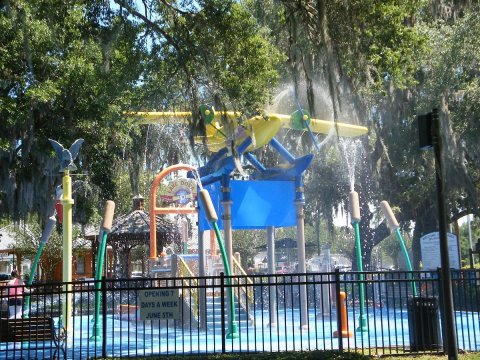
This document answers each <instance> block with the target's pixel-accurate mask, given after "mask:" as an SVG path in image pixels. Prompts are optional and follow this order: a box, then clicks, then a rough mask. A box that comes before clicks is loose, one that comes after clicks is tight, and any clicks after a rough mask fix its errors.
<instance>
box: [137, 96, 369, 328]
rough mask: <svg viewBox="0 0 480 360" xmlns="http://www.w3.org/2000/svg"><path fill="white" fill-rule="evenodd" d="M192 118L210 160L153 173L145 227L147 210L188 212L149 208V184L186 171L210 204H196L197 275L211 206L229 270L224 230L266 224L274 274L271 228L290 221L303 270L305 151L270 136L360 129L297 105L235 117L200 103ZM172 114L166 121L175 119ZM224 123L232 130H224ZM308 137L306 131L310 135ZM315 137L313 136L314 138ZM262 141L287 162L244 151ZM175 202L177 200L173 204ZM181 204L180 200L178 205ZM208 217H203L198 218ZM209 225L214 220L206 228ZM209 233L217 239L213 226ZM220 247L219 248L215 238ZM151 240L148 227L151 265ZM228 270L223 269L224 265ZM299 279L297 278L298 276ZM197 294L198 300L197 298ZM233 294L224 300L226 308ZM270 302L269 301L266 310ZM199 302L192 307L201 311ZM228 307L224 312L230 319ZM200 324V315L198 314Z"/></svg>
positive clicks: (152, 118)
mask: <svg viewBox="0 0 480 360" xmlns="http://www.w3.org/2000/svg"><path fill="white" fill-rule="evenodd" d="M199 114H200V121H203V124H202V125H203V126H204V127H205V136H204V137H197V139H196V140H197V141H198V140H202V141H203V142H206V144H207V146H208V148H209V150H211V151H214V152H215V153H214V154H213V155H212V156H211V158H210V160H209V161H208V162H207V163H206V164H205V165H204V166H202V167H200V168H199V169H198V170H197V169H194V168H193V167H191V166H189V165H182V164H180V165H173V166H171V167H169V168H167V169H165V170H163V171H162V172H161V173H160V174H158V175H157V176H156V177H155V179H154V181H153V184H152V188H151V192H150V211H151V221H150V226H151V229H155V216H156V215H158V214H167V213H174V214H192V213H194V212H196V209H195V208H193V207H188V206H179V207H175V206H172V205H170V206H168V207H157V189H158V186H159V184H160V183H161V181H162V180H163V179H164V177H165V176H167V175H168V174H170V173H172V172H174V171H179V170H186V171H188V174H187V177H188V178H192V179H195V180H196V182H197V186H198V187H199V188H200V189H205V190H206V191H207V194H209V197H211V199H212V200H213V201H212V205H211V207H212V209H209V206H207V208H206V207H205V203H204V202H200V203H199V221H198V224H199V227H198V229H199V237H198V238H199V246H198V254H199V274H198V275H199V276H205V259H204V256H205V252H204V248H203V233H204V232H206V231H208V230H211V229H212V224H210V223H211V222H212V221H211V215H209V214H211V212H212V211H214V212H215V213H216V214H221V219H219V221H218V224H217V221H216V220H215V221H214V222H215V224H216V225H218V229H223V233H224V238H225V252H226V254H225V256H224V267H225V270H226V272H227V275H230V274H228V273H229V269H233V268H234V264H233V254H232V231H233V230H235V229H266V230H267V239H268V243H267V252H268V256H267V259H268V265H269V266H268V271H269V273H274V272H275V268H274V259H273V257H274V253H275V250H274V246H275V245H274V244H275V242H274V240H275V239H274V229H275V227H286V226H296V241H297V261H298V267H297V270H296V271H297V273H299V274H305V273H306V271H307V269H306V261H305V260H306V259H305V236H304V203H305V197H304V192H303V180H302V177H303V173H304V171H305V170H306V169H307V168H308V167H309V165H310V163H311V161H312V159H313V154H308V155H305V156H302V157H299V158H295V157H294V156H293V155H292V154H291V153H290V152H289V151H288V150H287V149H286V148H284V147H283V146H282V145H281V144H280V142H279V141H278V140H277V139H275V137H274V136H275V134H276V133H277V132H278V131H279V130H280V129H281V128H282V127H288V128H292V129H295V130H302V131H308V132H309V133H310V134H311V135H312V133H313V132H320V133H324V134H328V133H329V132H330V131H333V130H336V131H337V133H338V135H340V136H350V137H353V136H360V135H363V134H366V133H367V129H366V128H365V127H361V126H355V125H350V124H343V123H334V122H328V121H324V120H317V119H311V118H310V115H309V114H308V112H307V111H305V110H303V109H299V110H297V111H295V112H294V113H293V114H292V115H290V116H287V115H281V114H269V115H263V116H260V115H259V116H254V117H252V118H250V119H247V120H246V121H244V122H239V121H238V118H239V116H240V114H239V113H234V112H218V113H216V112H215V111H214V109H213V108H211V107H208V106H205V105H203V106H201V107H200V109H199ZM128 115H129V116H134V117H137V118H138V117H139V118H140V122H141V123H144V124H145V123H157V122H160V123H162V122H170V121H172V120H171V119H172V117H173V118H178V119H175V120H177V121H178V122H185V121H186V119H187V118H188V117H191V115H192V114H191V113H189V112H179V113H175V112H162V113H157V112H155V113H129V114H128ZM175 120H174V121H175ZM226 128H234V130H233V132H232V133H231V134H227V133H226V130H225V129H226ZM312 139H314V138H313V135H312ZM314 141H315V140H314ZM267 144H268V145H270V146H272V147H273V149H275V150H276V151H277V152H278V153H279V155H280V156H281V157H282V158H283V159H284V160H285V161H286V162H287V163H288V166H287V167H282V166H279V167H273V168H266V167H265V166H264V165H263V164H262V163H261V162H260V161H259V160H258V159H257V158H256V157H255V156H254V155H253V154H252V153H251V151H253V150H255V149H257V148H259V147H262V146H265V145H267ZM238 156H243V157H244V159H246V160H247V161H248V162H249V163H250V164H251V165H252V166H253V167H254V168H255V171H254V172H253V173H252V174H251V175H250V179H248V180H234V179H232V178H231V174H232V173H233V172H234V171H235V169H237V168H238V166H239V165H238V164H239V160H238ZM181 190H182V191H183V196H184V198H185V195H188V196H190V197H191V195H190V194H189V193H188V189H185V188H183V189H181ZM179 195H180V191H179V192H178V193H177V194H167V195H166V196H167V197H169V198H181V197H179ZM179 204H180V203H179ZM184 205H185V204H184ZM206 219H209V221H206ZM213 227H214V228H215V226H213ZM218 229H217V228H215V233H216V234H217V238H218V234H219V231H218ZM219 243H220V247H222V244H221V242H220V241H219ZM157 256H158V254H157V249H156V239H155V234H154V230H151V237H150V259H151V261H152V265H153V267H155V264H154V262H155V261H156V259H157ZM227 269H228V270H227ZM299 281H300V282H304V281H305V279H304V276H301V277H300V279H299ZM200 298H204V297H203V296H201V297H200ZM232 301H233V300H231V299H230V300H229V302H230V306H231V305H232V304H231V302H232ZM306 302H307V294H306V287H305V286H302V287H301V288H300V304H301V309H302V310H303V311H301V313H302V319H301V326H306V325H307V312H306V311H305V310H306V308H307V304H306ZM274 307H275V306H272V307H271V308H272V309H273V308H274ZM202 308H203V306H202V304H201V305H200V309H202ZM232 314H233V311H232V310H230V319H232ZM199 318H200V323H202V314H199ZM270 321H271V322H272V323H275V322H276V319H275V315H274V311H271V319H270Z"/></svg>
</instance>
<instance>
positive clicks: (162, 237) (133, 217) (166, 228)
mask: <svg viewBox="0 0 480 360" xmlns="http://www.w3.org/2000/svg"><path fill="white" fill-rule="evenodd" d="M156 226H157V246H158V248H160V249H161V248H163V247H164V246H165V245H167V244H169V243H171V242H173V241H174V240H177V239H179V238H180V234H179V232H178V228H177V225H176V224H175V223H173V222H171V221H169V220H167V219H165V217H163V216H160V215H157V216H156ZM97 236H98V231H93V230H92V231H89V232H87V234H86V235H85V238H87V239H95V238H96V237H97ZM107 239H108V240H107V242H108V243H109V244H111V245H112V246H115V245H116V246H122V247H127V246H128V247H134V246H137V245H143V244H145V245H146V244H149V241H150V215H149V214H148V213H147V212H146V211H144V210H134V211H132V212H131V213H128V214H125V215H122V216H119V217H117V218H115V219H114V220H113V223H112V231H111V232H110V233H109V234H108V238H107Z"/></svg>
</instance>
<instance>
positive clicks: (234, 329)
mask: <svg viewBox="0 0 480 360" xmlns="http://www.w3.org/2000/svg"><path fill="white" fill-rule="evenodd" d="M195 176H197V175H195ZM197 181H198V184H199V188H200V196H199V198H200V201H201V202H202V205H203V208H204V210H205V215H206V217H207V220H208V221H209V222H210V223H211V224H212V226H213V229H214V231H215V235H216V237H217V241H218V246H219V247H220V252H221V253H222V259H223V266H224V267H225V273H226V274H227V285H228V296H229V299H230V317H229V326H228V328H229V329H230V332H229V333H228V334H227V338H228V339H236V338H238V337H239V334H238V325H237V322H236V321H235V303H234V296H233V288H232V286H231V285H232V283H231V282H232V280H231V276H232V273H231V271H230V265H229V262H228V258H227V253H226V251H225V246H224V244H223V239H222V235H221V234H220V229H219V228H218V225H217V221H218V215H217V212H216V211H215V208H214V206H213V203H212V199H211V198H210V194H209V193H208V191H207V190H206V189H203V188H202V184H201V182H200V181H199V179H198V180H197Z"/></svg>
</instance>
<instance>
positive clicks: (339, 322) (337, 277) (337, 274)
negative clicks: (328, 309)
mask: <svg viewBox="0 0 480 360" xmlns="http://www.w3.org/2000/svg"><path fill="white" fill-rule="evenodd" d="M335 300H336V303H337V309H336V310H337V332H338V334H339V336H338V350H339V351H343V336H342V311H341V308H342V304H341V299H340V270H339V269H335Z"/></svg>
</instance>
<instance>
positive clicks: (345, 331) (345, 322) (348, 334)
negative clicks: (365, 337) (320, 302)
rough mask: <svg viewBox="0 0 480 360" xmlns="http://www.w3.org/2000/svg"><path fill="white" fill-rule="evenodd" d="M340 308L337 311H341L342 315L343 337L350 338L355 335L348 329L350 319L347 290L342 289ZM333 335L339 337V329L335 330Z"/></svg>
mask: <svg viewBox="0 0 480 360" xmlns="http://www.w3.org/2000/svg"><path fill="white" fill-rule="evenodd" d="M339 294H340V301H339V302H340V309H337V311H340V316H341V320H342V321H341V322H342V329H341V333H342V338H349V337H352V336H353V333H352V332H351V331H348V319H347V307H346V305H345V298H346V297H347V294H346V293H345V291H340V293H339ZM333 337H335V338H338V330H335V331H334V332H333Z"/></svg>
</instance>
